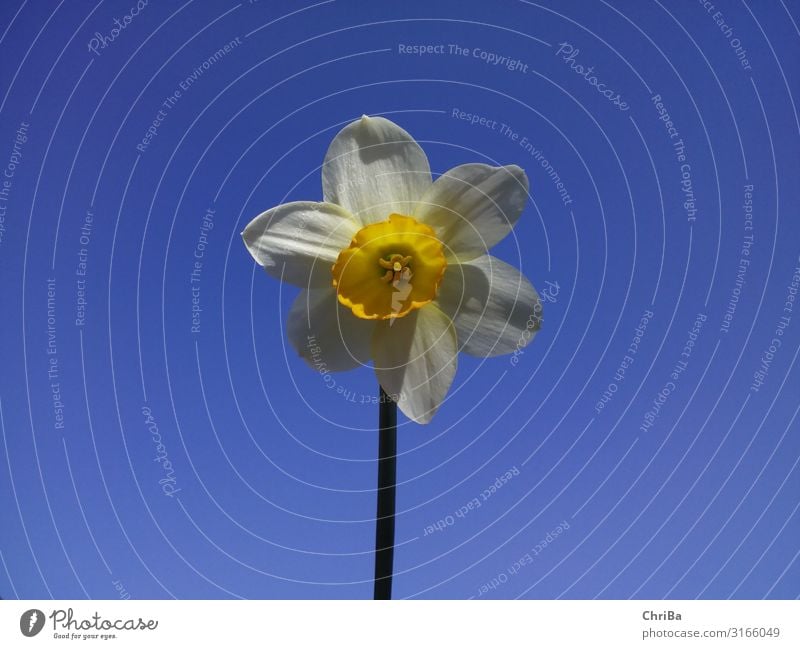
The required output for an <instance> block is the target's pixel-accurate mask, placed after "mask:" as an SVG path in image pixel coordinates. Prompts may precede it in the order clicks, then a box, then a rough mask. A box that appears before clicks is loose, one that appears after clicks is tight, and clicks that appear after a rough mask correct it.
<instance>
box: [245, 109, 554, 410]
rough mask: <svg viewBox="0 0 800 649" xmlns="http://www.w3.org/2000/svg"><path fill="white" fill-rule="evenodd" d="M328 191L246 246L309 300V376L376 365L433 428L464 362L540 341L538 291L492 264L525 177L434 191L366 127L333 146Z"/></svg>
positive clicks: (401, 141)
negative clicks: (465, 357) (462, 356)
mask: <svg viewBox="0 0 800 649" xmlns="http://www.w3.org/2000/svg"><path fill="white" fill-rule="evenodd" d="M322 190H323V197H324V202H322V203H316V202H313V201H298V202H293V203H286V204H284V205H278V206H277V207H273V208H272V209H270V210H267V211H266V212H264V213H262V214H259V215H258V216H257V217H256V218H255V219H253V220H252V221H251V222H250V223H249V224H248V226H247V227H246V228H245V230H244V232H243V233H242V237H243V238H244V243H245V245H246V246H247V249H248V250H249V251H250V254H251V255H252V256H253V258H254V259H255V260H256V262H258V263H259V264H260V265H261V266H263V267H264V268H265V269H266V271H267V272H268V273H269V274H271V275H273V276H275V277H277V278H280V279H283V280H285V281H287V282H290V283H292V284H296V285H298V286H300V287H302V288H303V291H302V292H301V293H300V295H299V296H298V297H297V299H296V300H295V302H294V304H293V305H292V307H291V310H290V312H289V318H288V324H287V329H288V338H289V340H290V342H291V343H292V345H293V346H294V347H295V349H296V350H297V351H298V353H299V354H300V356H302V357H303V358H304V359H305V360H306V361H307V362H309V364H312V366H314V367H316V368H317V369H320V368H323V367H324V368H325V369H327V370H328V371H332V372H338V371H344V370H349V369H353V368H355V367H358V366H360V365H364V364H367V363H369V362H370V361H372V362H373V364H374V367H375V374H376V375H377V378H378V381H379V382H380V384H381V386H382V387H383V389H384V390H385V391H386V393H387V394H388V395H391V397H392V398H393V399H395V400H396V401H397V404H398V407H399V408H400V409H401V410H402V411H403V412H404V413H405V414H406V416H408V417H409V418H410V419H413V420H414V421H416V422H419V423H428V422H429V421H430V420H431V418H432V417H433V415H434V413H435V412H436V410H437V408H438V407H439V405H440V404H441V403H442V401H443V400H444V398H445V396H446V395H447V391H448V390H449V388H450V384H451V383H452V381H453V377H454V375H455V372H456V364H457V356H458V352H459V351H463V352H465V353H467V354H472V355H474V356H480V357H486V356H496V355H499V354H508V353H512V352H514V351H515V350H518V349H520V348H521V347H524V346H525V345H526V344H527V343H529V342H530V341H531V340H532V339H533V338H534V336H535V334H536V331H538V329H539V326H540V324H541V316H542V309H541V302H540V301H539V296H538V294H537V293H536V290H535V289H534V288H533V286H532V285H531V283H530V282H529V281H528V280H527V279H526V278H525V277H524V276H523V275H522V274H521V273H519V271H517V270H516V269H515V268H514V267H512V266H509V265H508V264H506V263H505V262H502V261H500V260H499V259H497V258H495V257H492V256H490V255H488V254H486V252H487V250H488V249H489V248H491V247H492V246H493V245H495V244H496V243H498V242H499V241H500V240H501V239H503V238H504V237H505V236H506V235H507V234H508V233H509V232H510V231H511V228H512V227H513V226H514V223H515V222H516V221H517V219H518V218H519V216H520V214H521V213H522V209H523V207H524V206H525V202H526V200H527V196H528V178H527V176H526V175H525V172H524V171H523V170H522V169H520V168H519V167H517V166H515V165H508V166H505V167H492V166H489V165H486V164H465V165H461V166H459V167H455V168H454V169H451V170H450V171H448V172H447V173H445V174H443V175H442V176H440V177H439V178H437V179H436V181H433V179H432V177H431V171H430V166H429V164H428V158H427V157H426V156H425V153H424V152H423V150H422V148H421V147H420V146H419V144H417V142H416V141H415V140H414V139H413V138H412V137H411V136H410V135H409V134H408V133H406V131H404V130H403V129H402V128H400V127H399V126H398V125H397V124H394V123H393V122H391V121H389V120H387V119H384V118H382V117H367V116H364V117H362V118H361V119H359V120H357V121H355V122H352V123H351V124H349V125H348V126H346V127H345V128H343V129H342V130H341V131H340V132H339V134H338V135H337V136H336V137H335V138H334V140H333V142H332V143H331V145H330V148H329V149H328V153H327V155H326V156H325V161H324V163H323V166H322ZM312 357H313V358H312Z"/></svg>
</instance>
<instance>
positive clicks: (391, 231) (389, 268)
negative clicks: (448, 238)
mask: <svg viewBox="0 0 800 649" xmlns="http://www.w3.org/2000/svg"><path fill="white" fill-rule="evenodd" d="M446 268H447V262H446V260H445V256H444V249H443V247H442V244H441V242H440V241H439V240H438V239H437V238H436V234H435V233H434V231H433V230H432V229H431V228H429V227H428V226H427V225H424V224H422V223H419V222H417V221H416V220H415V219H413V218H411V217H410V216H403V215H401V214H392V215H391V216H389V220H388V221H381V222H379V223H371V224H370V225H367V226H365V227H363V228H361V229H360V230H359V231H358V232H356V235H355V236H354V237H353V240H352V241H351V242H350V245H349V246H348V247H347V248H345V249H344V250H342V251H341V252H340V253H339V257H338V258H337V259H336V263H335V264H334V265H333V268H332V269H331V270H332V273H333V285H334V286H335V287H336V294H337V296H338V298H339V302H341V303H342V304H343V305H344V306H346V307H348V308H349V309H351V310H352V311H353V313H354V314H355V315H356V316H358V317H359V318H364V319H367V320H388V319H390V318H401V317H403V316H404V315H407V314H408V313H410V312H411V311H413V310H414V309H418V308H420V307H422V306H425V305H426V304H428V303H429V302H430V301H431V300H433V299H434V298H435V297H436V294H437V291H438V289H439V284H440V282H441V281H442V277H443V276H444V271H445V269H446Z"/></svg>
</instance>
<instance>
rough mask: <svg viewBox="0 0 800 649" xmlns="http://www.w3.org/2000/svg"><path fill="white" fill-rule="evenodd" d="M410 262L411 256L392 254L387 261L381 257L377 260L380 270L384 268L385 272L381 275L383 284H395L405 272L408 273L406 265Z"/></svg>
mask: <svg viewBox="0 0 800 649" xmlns="http://www.w3.org/2000/svg"><path fill="white" fill-rule="evenodd" d="M410 262H411V255H407V256H405V257H404V256H403V255H400V254H397V253H395V254H393V255H389V259H383V258H382V257H381V258H379V259H378V264H380V267H381V268H385V269H386V272H385V273H384V274H383V276H382V278H381V279H383V281H384V282H386V283H387V284H390V283H392V282H396V281H397V280H399V279H400V278H401V277H403V276H404V274H406V273H407V271H410V269H409V267H408V264H409V263H410Z"/></svg>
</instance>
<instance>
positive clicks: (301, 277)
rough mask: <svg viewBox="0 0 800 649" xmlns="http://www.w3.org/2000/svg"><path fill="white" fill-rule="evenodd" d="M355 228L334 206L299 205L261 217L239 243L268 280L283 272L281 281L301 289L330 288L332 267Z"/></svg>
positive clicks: (281, 206)
mask: <svg viewBox="0 0 800 649" xmlns="http://www.w3.org/2000/svg"><path fill="white" fill-rule="evenodd" d="M359 227H360V226H359V224H358V223H357V222H356V221H355V219H353V217H352V216H350V214H348V213H347V211H346V210H344V209H342V208H341V207H339V206H338V205H332V204H330V203H314V202H311V201H298V202H296V203H285V204H284V205H278V206H277V207H273V208H272V209H271V210H267V211H266V212H263V213H262V214H259V215H258V216H257V217H256V218H254V219H253V220H252V221H250V223H249V224H248V225H247V227H246V228H245V229H244V232H242V238H243V239H244V244H245V245H246V246H247V249H248V250H249V251H250V254H251V255H252V256H253V259H255V260H256V261H257V262H258V263H259V264H261V265H262V266H263V267H264V268H265V269H266V271H267V272H268V273H269V274H270V275H274V276H275V277H278V278H280V277H281V272H283V279H284V280H286V281H287V282H291V283H292V284H296V285H298V286H302V287H306V286H309V287H316V286H330V284H331V281H332V276H331V266H332V265H333V263H334V262H335V261H336V258H337V257H338V256H339V252H340V251H341V250H342V249H343V248H346V247H347V246H349V245H350V240H351V239H352V238H353V235H354V234H355V233H356V232H357V231H358V229H359ZM284 264H285V265H286V266H285V268H284Z"/></svg>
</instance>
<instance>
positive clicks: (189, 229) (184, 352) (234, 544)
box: [0, 0, 800, 599]
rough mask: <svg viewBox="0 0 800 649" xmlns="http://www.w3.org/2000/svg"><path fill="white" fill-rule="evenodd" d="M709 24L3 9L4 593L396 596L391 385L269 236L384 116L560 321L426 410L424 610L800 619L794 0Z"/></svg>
mask: <svg viewBox="0 0 800 649" xmlns="http://www.w3.org/2000/svg"><path fill="white" fill-rule="evenodd" d="M714 4H715V5H716V6H715V7H713V8H710V6H708V5H710V3H706V5H707V6H704V5H703V3H702V2H700V3H698V2H681V3H661V4H660V3H659V2H656V1H650V0H648V1H647V2H623V1H620V0H612V1H610V2H608V3H606V2H603V1H598V2H591V3H589V2H581V3H567V4H563V3H555V2H543V3H541V4H539V3H528V2H521V1H519V2H516V1H509V2H503V3H491V4H490V3H486V2H463V1H459V2H437V3H433V2H417V1H416V0H409V1H406V2H402V3H396V4H395V3H392V4H391V5H390V4H389V3H367V2H358V3H355V2H344V1H340V0H336V1H329V2H320V3H317V4H312V3H309V4H300V3H268V2H252V3H250V2H243V3H241V4H237V3H236V2H223V3H216V2H214V3H212V2H200V1H199V0H195V1H194V2H191V1H190V2H187V3H185V4H181V3H178V2H175V3H160V2H149V3H146V4H144V5H142V6H141V8H140V9H137V7H136V4H135V1H134V0H126V1H119V2H117V1H114V2H105V3H99V4H97V6H95V5H94V3H79V4H76V3H61V4H59V5H55V4H54V3H49V2H43V1H41V0H33V1H31V2H26V3H24V6H22V7H20V6H19V2H18V1H15V2H7V3H4V4H3V5H2V7H0V36H2V39H0V58H2V67H1V68H0V91H2V92H1V93H0V101H2V104H0V120H2V122H0V166H2V168H3V171H0V173H3V174H4V177H3V178H0V217H2V221H0V235H2V238H1V239H0V272H2V279H3V282H2V284H3V286H2V298H0V299H2V308H3V314H4V317H3V318H2V319H1V320H0V347H1V348H2V359H3V360H2V368H3V369H2V374H1V375H0V405H1V406H2V423H3V426H2V439H3V444H2V446H0V454H2V456H3V461H2V462H0V509H1V510H2V512H3V517H2V518H3V522H2V528H1V529H2V532H0V552H1V553H2V554H1V555H0V556H1V557H2V566H0V595H2V597H4V598H15V597H20V598H47V597H51V596H52V597H57V598H82V597H91V598H116V597H118V596H119V594H120V593H121V594H122V595H123V596H125V595H128V594H129V595H130V596H131V597H133V598H169V597H177V598H226V597H243V598H365V597H370V596H371V592H372V590H371V589H372V586H371V582H370V580H371V576H372V565H373V564H372V547H373V542H374V523H373V521H372V518H373V516H374V506H375V493H374V486H375V482H376V463H375V456H376V453H377V435H376V433H375V430H374V427H375V423H376V420H377V407H376V406H375V405H374V404H370V403H369V402H368V401H369V400H370V399H371V398H372V397H373V396H374V395H375V394H376V391H377V387H376V384H375V380H374V375H373V373H372V371H371V370H370V369H369V368H362V369H360V370H358V371H355V372H351V373H348V374H341V375H335V376H334V377H333V378H334V382H331V381H330V380H329V381H328V382H327V383H326V382H325V380H323V377H321V376H320V375H319V374H318V373H317V372H315V371H314V370H313V369H310V368H308V367H307V366H305V365H304V364H303V363H302V362H301V361H300V360H299V359H298V358H297V357H296V354H295V353H294V351H293V350H292V349H291V348H289V347H287V345H286V343H285V337H284V318H285V314H286V310H287V308H288V306H289V305H290V304H291V301H292V300H293V298H294V297H295V295H296V292H297V289H295V288H293V287H291V286H281V285H280V284H279V282H277V281H276V280H274V279H271V278H269V277H267V276H265V275H264V273H263V272H261V270H260V269H259V268H258V267H256V266H255V265H254V263H253V261H252V259H251V257H250V255H249V254H248V253H247V252H246V250H245V248H244V246H243V245H242V243H241V239H240V237H239V232H240V231H241V230H242V229H243V227H244V225H245V224H246V223H247V222H248V221H249V220H250V219H251V218H252V217H254V216H255V215H256V214H257V213H259V212H260V211H263V210H265V209H267V208H269V207H271V206H273V205H276V204H278V203H282V202H286V201H289V200H300V199H308V200H319V199H320V198H321V185H320V172H319V165H320V163H321V162H322V159H323V156H324V154H325V151H326V149H327V146H328V144H329V142H330V140H331V138H332V137H333V136H334V134H335V133H336V132H337V131H338V129H340V128H341V127H342V126H343V125H344V124H346V123H348V122H349V121H351V120H353V119H355V118H357V117H359V116H360V115H362V114H365V113H366V114H370V115H375V114H380V115H384V116H386V117H388V118H390V119H392V120H394V121H396V122H397V123H399V124H400V125H401V126H403V127H404V128H405V129H406V130H408V131H409V132H410V133H411V134H412V135H414V136H415V137H416V138H417V139H418V140H419V141H420V142H421V143H422V146H423V147H424V148H425V150H426V152H427V154H428V157H429V159H430V162H431V168H432V170H433V172H434V174H439V173H442V172H444V171H446V170H447V169H449V168H451V167H453V166H455V165H458V164H462V163H466V162H487V163H491V164H518V165H520V166H522V167H523V168H524V169H526V171H527V173H528V176H529V178H530V182H531V200H530V202H529V204H528V206H527V207H526V209H525V212H524V214H523V216H522V218H521V220H520V221H519V223H518V225H517V227H516V230H515V236H514V237H509V238H508V239H507V240H506V241H504V242H503V243H502V244H501V245H500V246H498V247H497V248H496V249H495V250H494V254H496V255H497V256H499V257H501V258H502V259H504V260H506V261H508V262H509V263H512V264H514V265H516V266H519V267H520V268H521V269H522V271H523V272H524V273H525V274H526V275H527V276H528V277H529V278H530V279H531V280H532V281H533V283H534V284H535V286H536V287H537V288H538V289H539V290H540V292H543V293H547V296H548V302H547V303H546V304H545V322H544V326H543V329H542V331H541V332H540V334H539V335H538V337H537V339H536V341H535V343H534V344H533V345H532V346H531V347H528V348H527V349H525V351H524V353H523V354H521V355H519V356H518V357H517V359H516V361H515V362H513V363H512V362H511V360H510V358H509V357H500V358H495V359H490V360H486V361H480V360H478V359H474V358H469V357H465V356H462V357H461V358H460V362H459V369H458V373H457V376H456V379H455V382H454V385H453V389H452V391H451V394H450V396H449V399H448V400H447V401H446V403H445V404H444V405H443V406H442V408H441V410H440V412H439V414H438V415H437V416H436V418H435V419H434V421H433V423H431V424H430V425H428V426H419V425H416V424H413V423H409V422H407V421H406V420H404V419H402V418H401V426H400V430H399V453H400V457H399V461H398V480H399V487H398V502H397V506H398V520H397V537H398V544H399V547H398V549H397V552H396V570H397V575H396V578H395V596H396V597H417V598H458V599H460V598H470V597H476V598H477V597H480V598H517V597H522V598H557V597H562V598H593V597H601V598H629V597H633V598H663V597H671V598H695V597H706V598H728V597H733V598H762V597H769V598H796V597H797V596H798V594H799V593H800V564H799V563H798V551H799V550H800V515H798V511H797V510H798V504H799V503H800V500H798V494H800V470H799V469H798V459H800V436H799V435H798V431H800V419H799V418H798V405H799V403H800V402H799V400H798V394H800V369H798V367H797V365H796V361H797V356H798V349H800V304H798V303H797V302H792V301H789V299H790V298H791V297H792V296H793V293H792V291H796V286H797V282H798V279H799V278H797V277H795V279H794V280H793V276H794V275H795V273H797V272H798V271H797V270H796V269H798V267H799V266H800V259H799V257H800V236H798V235H800V225H798V219H797V205H798V200H799V199H800V186H799V185H798V182H797V178H798V172H800V164H798V151H800V120H798V112H797V104H798V97H797V93H796V88H797V87H798V83H799V82H800V79H799V78H798V77H799V75H800V67H799V66H798V63H797V62H798V60H800V59H799V58H798V54H800V47H798V43H799V39H800V32H798V28H797V22H798V21H800V6H798V3H797V2H776V3H755V2H747V3H743V2H733V1H729V0H726V1H722V0H721V1H720V2H715V3H714ZM132 7H133V9H132ZM126 16H127V17H126ZM115 19H117V20H118V21H119V23H118V25H119V26H118V25H117V24H116V23H115V22H114V21H115ZM12 21H13V22H12ZM115 30H116V31H115ZM413 46H425V48H423V50H422V51H421V52H420V51H419V50H418V49H417V50H414V48H413ZM454 46H457V47H454ZM590 68H591V70H590ZM791 89H794V90H795V92H794V94H791ZM473 122H474V123H473ZM504 125H505V126H504ZM8 174H10V176H9V175H8ZM2 183H5V184H2ZM557 183H561V185H558V184H557ZM750 186H752V189H748V188H749V187H750ZM210 210H213V212H210ZM87 216H88V217H89V219H88V220H87ZM743 260H744V261H743ZM195 262H198V263H199V265H195ZM193 271H194V272H195V274H194V276H193V275H192V273H193ZM193 278H194V280H195V281H192V280H193ZM793 281H794V282H795V284H794V286H795V288H793V287H792V283H793ZM193 308H194V311H193ZM198 309H199V311H198ZM643 318H644V321H643ZM642 325H644V326H642ZM193 327H194V329H193ZM637 329H639V332H638V334H637ZM777 331H780V332H781V333H776V332H777ZM773 340H776V341H777V342H773ZM690 343H691V344H690ZM771 346H772V347H773V350H772V352H770V347H771ZM631 350H633V351H631ZM626 357H628V360H626ZM765 368H766V372H763V370H764V369H765ZM620 370H622V371H620ZM759 372H761V373H760V374H758V373H759ZM673 374H675V376H674V377H673V376H672V375H673ZM757 374H758V375H757ZM756 375H757V376H756ZM609 386H610V387H609ZM604 392H606V398H605V401H603V394H604ZM609 395H610V396H609ZM159 442H160V443H161V444H162V446H161V447H159V446H158V443H159ZM509 472H510V473H509ZM506 474H508V476H507V477H506V478H502V479H501V480H500V481H499V482H497V481H498V478H500V477H501V476H504V475H506ZM496 483H497V484H499V485H500V486H499V488H498V487H494V488H493V485H495V484H496ZM459 512H460V515H459V514H457V513H459ZM120 589H122V590H121V591H120Z"/></svg>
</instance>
